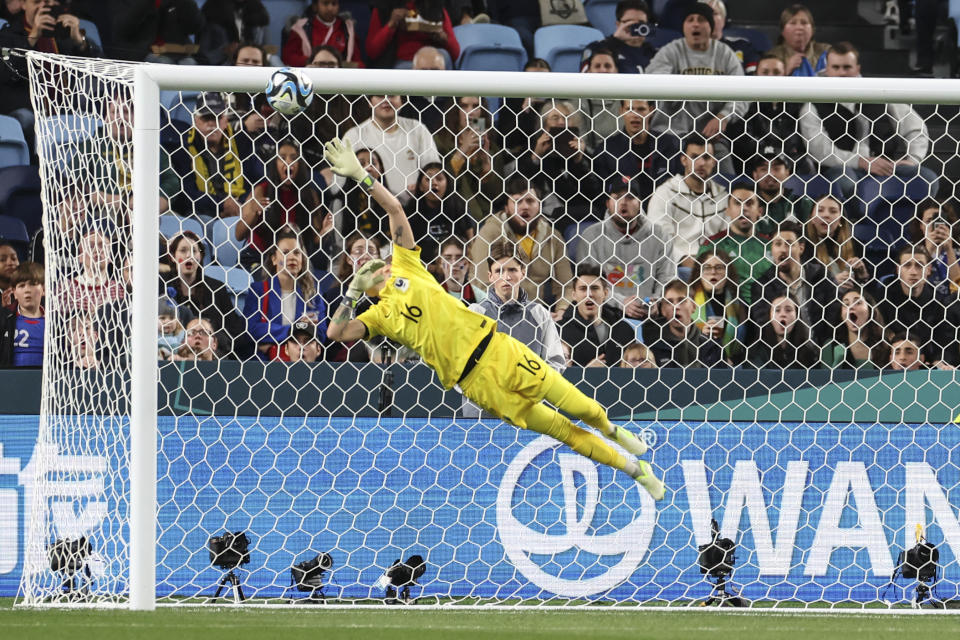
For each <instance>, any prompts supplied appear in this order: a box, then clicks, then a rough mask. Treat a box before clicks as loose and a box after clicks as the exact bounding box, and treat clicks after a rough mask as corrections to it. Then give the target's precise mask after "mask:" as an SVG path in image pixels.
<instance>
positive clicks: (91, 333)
mask: <svg viewBox="0 0 960 640" xmlns="http://www.w3.org/2000/svg"><path fill="white" fill-rule="evenodd" d="M68 318H69V320H68V322H69V329H68V330H67V334H68V336H69V337H68V338H67V340H68V344H67V345H66V349H65V350H64V351H65V353H66V354H67V358H63V356H60V354H59V353H58V354H57V356H58V359H59V358H63V360H68V361H69V363H70V364H71V365H72V366H74V367H76V368H78V369H99V368H100V365H101V362H105V360H101V355H107V357H108V360H106V361H109V360H110V359H112V360H113V361H119V358H118V357H117V354H106V353H105V351H104V349H102V348H101V345H100V334H99V332H98V331H97V326H98V325H97V324H96V323H95V321H94V320H93V318H91V317H90V316H87V315H84V314H82V313H78V314H76V315H72V316H68Z"/></svg>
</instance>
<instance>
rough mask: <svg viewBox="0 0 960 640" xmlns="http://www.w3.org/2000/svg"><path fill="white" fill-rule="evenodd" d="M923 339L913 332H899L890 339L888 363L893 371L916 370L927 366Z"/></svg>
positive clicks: (888, 366)
mask: <svg viewBox="0 0 960 640" xmlns="http://www.w3.org/2000/svg"><path fill="white" fill-rule="evenodd" d="M923 344H924V343H923V340H921V339H920V338H919V336H917V335H916V334H914V333H901V334H897V335H895V336H893V337H892V338H891V339H890V363H889V364H888V365H887V368H888V369H892V370H893V371H917V370H918V369H926V368H927V360H926V356H924V355H923Z"/></svg>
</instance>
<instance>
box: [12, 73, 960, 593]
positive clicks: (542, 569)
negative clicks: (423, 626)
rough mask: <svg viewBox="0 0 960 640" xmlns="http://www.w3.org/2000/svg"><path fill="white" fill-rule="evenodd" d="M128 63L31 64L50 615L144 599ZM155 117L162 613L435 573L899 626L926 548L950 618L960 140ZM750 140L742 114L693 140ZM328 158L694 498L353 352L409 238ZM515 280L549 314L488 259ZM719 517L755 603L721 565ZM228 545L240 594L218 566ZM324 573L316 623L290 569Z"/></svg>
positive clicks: (688, 107)
mask: <svg viewBox="0 0 960 640" xmlns="http://www.w3.org/2000/svg"><path fill="white" fill-rule="evenodd" d="M135 68H136V67H135V65H125V64H120V63H107V62H102V61H98V62H90V61H83V62H79V61H74V60H71V59H69V58H63V57H57V56H50V55H33V56H32V57H31V58H30V73H31V83H32V90H33V92H32V95H33V103H34V108H35V110H36V113H37V140H38V145H37V146H38V155H39V157H40V162H41V175H42V178H43V200H44V211H45V218H44V227H43V234H44V238H43V246H44V248H45V260H46V269H47V282H48V287H49V289H48V293H47V298H46V299H47V304H46V312H47V327H48V334H47V344H48V345H50V348H49V349H48V350H47V352H46V354H45V357H44V393H43V411H42V419H41V429H40V440H39V444H38V449H37V454H36V456H35V459H34V461H33V462H32V463H31V464H32V465H34V468H33V470H32V472H33V477H34V478H35V482H34V486H33V488H32V492H31V495H30V496H28V500H29V503H30V504H31V508H32V514H33V515H32V518H31V530H30V532H29V536H28V538H29V539H28V545H27V548H26V563H25V570H24V580H23V583H22V587H21V601H22V602H23V603H26V604H31V605H37V604H41V603H55V604H60V603H64V602H68V601H69V602H75V601H79V602H92V603H102V604H109V603H113V604H122V603H124V602H125V601H126V599H127V593H128V591H129V584H128V581H129V571H128V564H129V557H128V533H129V523H128V511H129V486H128V485H129V481H128V475H129V474H128V465H129V450H128V449H129V438H128V436H129V406H128V405H129V386H130V385H129V333H130V331H129V326H130V317H129V315H130V314H129V300H130V291H129V285H128V282H129V265H130V261H131V252H130V230H131V227H130V216H131V199H132V198H133V197H135V196H134V194H133V192H132V161H133V157H134V149H133V145H132V130H133V129H132V125H133V118H134V117H135V114H133V112H132V97H133V95H132V87H133V83H132V74H133V70H134V69H135ZM185 73H189V71H185ZM575 85H576V76H571V86H572V87H574V89H573V92H574V93H575ZM160 109H161V131H160V144H159V147H158V148H156V149H143V150H141V149H137V150H136V153H144V154H147V153H156V154H158V155H159V157H160V176H159V188H160V211H158V212H157V213H158V215H159V216H160V231H161V236H162V237H161V238H159V239H158V251H159V254H160V257H161V268H160V274H159V278H158V288H157V290H158V295H159V297H160V316H159V317H158V343H157V352H158V361H159V367H158V368H159V380H160V387H159V390H160V398H161V401H160V407H159V413H160V416H159V418H158V448H159V458H158V477H157V493H158V514H157V515H158V529H157V539H158V547H157V552H156V562H157V585H156V593H157V596H158V598H159V599H160V601H161V602H168V603H187V602H198V601H203V600H204V599H206V598H209V597H210V596H212V595H213V594H214V592H215V591H217V590H218V587H219V586H223V587H224V589H225V590H226V591H227V592H228V593H230V594H231V597H239V594H234V593H233V592H232V591H231V589H230V587H231V583H230V581H229V576H230V575H231V574H232V575H236V576H238V582H239V583H240V585H241V586H242V588H243V590H244V591H245V596H246V597H250V598H255V599H257V600H258V601H266V602H284V601H287V600H288V599H292V600H298V599H305V598H316V597H323V598H326V599H328V600H330V601H338V602H352V603H367V602H383V599H384V597H388V599H393V598H400V599H401V600H402V599H403V596H402V595H400V594H397V593H396V592H393V593H392V594H391V593H390V592H389V591H387V590H386V589H388V588H400V585H397V584H394V585H392V586H391V585H389V584H388V583H389V582H390V579H389V577H384V576H385V572H387V571H388V569H390V567H392V566H395V565H396V563H397V562H398V561H404V560H406V559H408V557H409V556H410V555H421V556H422V557H423V558H424V559H425V560H426V571H425V573H424V574H423V576H422V577H420V578H419V580H418V584H415V585H414V586H413V587H412V594H413V595H412V596H411V597H412V598H415V599H419V601H420V602H436V603H460V604H478V603H483V604H518V603H530V604H560V605H577V604H589V603H610V602H615V603H650V602H656V603H673V604H683V605H686V604H690V603H691V602H696V601H699V600H703V599H705V598H708V597H710V595H711V594H713V595H716V594H717V593H718V591H716V589H717V586H716V583H717V581H718V580H720V582H721V583H723V584H727V585H729V586H727V587H726V589H727V592H726V593H728V594H734V593H736V594H739V596H741V597H742V598H743V599H744V601H745V602H758V603H763V606H769V605H771V604H773V605H775V606H838V605H846V604H849V603H855V604H857V605H861V606H864V605H868V604H869V603H875V602H878V601H883V600H886V601H888V602H905V601H906V600H907V599H909V598H910V597H912V594H911V592H910V591H909V589H910V587H911V585H910V584H908V583H907V584H902V583H897V584H896V585H895V586H894V587H893V588H891V587H889V586H888V584H889V583H890V575H891V573H893V571H894V569H895V568H897V552H898V550H900V549H903V548H905V547H910V546H912V545H913V543H914V531H915V526H916V525H917V524H921V525H922V528H923V530H924V535H926V536H927V537H928V539H931V540H937V541H938V542H939V541H942V543H941V556H940V561H941V566H942V570H941V572H940V574H939V576H938V578H939V580H938V583H937V589H939V592H938V593H939V594H940V597H950V596H951V595H955V594H956V590H957V581H958V578H960V574H958V569H957V564H956V558H955V553H956V552H955V551H954V549H960V528H958V525H957V516H956V510H955V507H953V506H951V505H955V504H957V500H958V499H960V495H958V491H960V470H958V466H957V459H956V453H955V451H956V445H957V439H958V436H957V435H956V433H957V432H956V429H955V428H953V427H949V426H948V427H944V426H943V424H944V423H949V421H950V420H951V419H952V417H953V415H952V414H953V413H954V412H955V411H956V407H955V406H954V400H953V394H952V389H953V388H954V387H953V386H952V385H953V377H952V374H950V373H949V371H950V370H951V369H952V368H953V367H954V366H956V365H957V364H958V363H960V350H958V344H960V343H958V339H957V333H956V331H957V327H958V326H960V322H958V321H957V320H958V317H957V313H960V306H958V305H957V291H958V289H957V287H958V285H960V265H958V264H957V254H956V251H957V246H958V238H960V235H958V234H960V228H958V227H957V224H956V223H957V216H956V213H955V211H954V210H953V208H952V207H951V206H950V205H951V201H950V199H949V197H952V195H953V192H954V188H955V183H954V182H953V181H952V179H951V177H950V175H949V171H947V170H946V168H945V167H946V166H948V165H949V162H950V161H951V159H952V156H951V155H949V153H948V154H943V153H940V152H941V151H942V150H943V149H945V148H948V147H951V148H954V149H955V145H956V143H957V139H956V138H955V137H954V133H953V132H952V131H951V129H950V124H951V122H952V119H953V116H952V115H951V114H952V113H953V112H954V111H951V110H950V109H948V108H945V107H941V106H934V107H930V108H925V109H921V108H919V107H918V108H916V109H915V108H913V107H910V106H909V105H849V104H848V105H843V104H793V103H745V104H742V105H739V106H737V107H736V109H735V110H730V109H729V108H728V105H723V104H719V105H717V104H712V103H704V102H699V101H695V100H690V101H680V102H668V101H662V102H659V103H658V102H655V101H648V100H630V101H621V100H600V99H566V98H564V99H553V98H549V97H533V98H526V99H524V98H505V99H504V98H497V97H494V98H479V97H447V96H431V97H419V96H413V97H409V98H408V97H401V96H387V97H383V96H348V95H321V94H317V95H315V96H314V98H313V102H312V104H311V106H310V107H309V108H308V109H307V110H306V111H305V112H303V113H301V114H299V115H296V116H293V117H287V116H283V115H282V114H279V113H271V110H270V109H269V106H268V105H267V104H266V100H265V98H264V96H263V95H262V94H258V93H244V92H228V93H222V94H221V93H218V94H216V95H214V94H211V93H202V94H201V93H196V92H188V91H163V92H161V105H160ZM918 109H919V111H918ZM721 112H722V113H742V114H744V115H743V116H742V117H734V116H729V115H724V116H723V117H722V118H721V120H722V123H721V124H722V126H723V133H722V134H721V135H718V136H715V137H712V138H709V139H705V138H703V137H701V136H700V135H698V134H697V131H702V130H703V127H704V126H706V125H707V122H708V121H709V120H710V119H711V118H712V117H713V115H712V114H714V113H721ZM920 113H922V114H923V115H922V116H921V115H920ZM394 118H395V119H394ZM378 123H379V124H378ZM384 123H388V124H390V126H389V127H388V128H387V131H386V132H384V126H383V125H384ZM334 136H339V137H343V138H345V139H348V140H350V141H351V142H352V143H353V147H354V149H356V150H357V151H358V155H359V156H360V158H361V161H362V162H363V163H364V165H365V166H366V167H367V171H368V172H369V173H370V174H371V175H373V176H374V177H375V179H378V180H382V181H383V182H384V184H385V185H386V186H387V187H388V189H389V190H390V191H391V192H393V193H394V194H396V195H397V196H398V197H399V198H400V199H401V201H402V202H403V205H404V209H405V211H406V213H407V215H408V217H409V218H410V220H411V225H412V227H413V230H414V235H415V236H416V238H417V241H418V243H419V245H420V247H421V251H422V253H421V256H422V258H423V260H424V262H425V263H427V264H428V265H429V266H430V269H431V271H432V272H433V273H434V274H435V275H436V277H437V280H438V282H440V283H441V284H443V286H444V287H446V288H447V290H448V291H449V292H450V294H451V295H454V296H457V297H459V298H461V299H462V300H463V301H464V304H475V305H479V306H478V307H477V308H479V309H481V310H482V311H483V312H484V313H487V314H490V315H491V316H495V319H497V320H498V322H499V323H500V325H499V326H500V328H501V330H503V331H508V332H511V333H513V334H514V335H515V336H516V337H517V338H518V339H521V340H525V341H527V342H529V343H530V344H531V346H532V347H534V348H535V351H537V352H538V354H539V355H541V356H542V357H544V359H545V360H547V362H548V363H549V364H550V365H551V366H555V367H556V368H559V369H561V370H563V369H567V370H568V371H567V375H568V377H569V376H572V378H571V379H573V380H575V381H576V382H577V384H578V386H579V387H580V388H581V389H582V390H583V391H585V392H586V393H587V394H588V395H591V396H593V397H596V398H597V399H598V400H599V401H600V402H601V403H602V404H603V405H604V406H605V407H606V408H607V409H608V411H609V414H610V416H611V418H612V419H614V420H615V421H616V422H617V423H618V424H622V425H624V426H625V427H627V428H628V429H630V430H633V431H635V432H638V433H640V434H641V435H642V437H644V438H645V439H646V440H647V441H648V442H649V443H650V444H651V454H649V455H648V456H646V457H647V458H648V459H650V460H651V461H652V463H653V465H654V468H655V469H656V471H657V473H658V474H660V475H662V476H663V477H664V479H665V481H666V483H667V485H668V487H669V489H670V491H669V492H668V494H667V498H666V500H665V501H663V502H660V503H654V501H653V500H652V499H651V498H650V496H649V495H647V494H646V493H645V492H644V491H643V490H642V489H641V488H640V487H639V486H638V485H637V484H636V483H635V482H634V481H633V480H631V479H630V478H629V477H627V476H626V475H624V474H621V473H616V472H614V471H613V470H611V469H609V468H607V467H602V466H598V465H596V464H595V463H593V462H591V461H590V460H588V459H586V458H582V457H580V456H578V455H576V454H574V453H573V452H572V451H570V450H569V449H566V448H565V447H563V446H561V445H559V443H557V442H556V441H553V440H551V439H549V438H547V437H544V436H538V435H537V434H535V433H530V432H525V431H522V430H518V429H516V428H514V427H512V426H510V425H508V424H504V423H502V422H499V421H497V420H494V419H492V416H487V415H481V414H480V412H479V411H478V410H476V409H475V408H473V407H472V406H470V405H469V404H468V403H465V402H464V400H463V398H462V396H461V395H460V394H459V393H456V392H455V391H447V392H444V391H443V390H442V389H441V388H440V386H439V384H438V383H437V381H436V378H435V377H434V376H433V374H432V373H431V372H430V371H429V370H428V369H427V368H426V367H425V366H423V365H422V364H418V362H417V357H416V354H415V353H413V352H412V351H410V350H409V349H406V348H404V347H403V346H402V345H395V344H391V343H389V342H387V341H373V342H370V343H364V342H357V343H354V344H337V343H332V342H330V341H329V340H327V338H326V335H325V329H326V326H327V323H328V321H329V318H330V317H331V316H332V314H333V311H334V310H335V309H336V308H337V305H338V304H339V300H340V299H341V297H342V292H343V291H345V287H346V284H347V283H348V282H349V279H350V278H351V277H352V276H353V273H354V272H355V271H356V269H358V268H359V267H360V266H362V265H363V264H364V263H365V262H366V261H368V260H370V259H372V258H375V257H386V256H387V255H389V253H390V247H389V243H388V240H387V238H388V233H387V226H386V224H387V222H386V216H385V213H384V211H383V210H382V209H381V208H380V207H379V205H377V204H376V203H375V202H373V201H372V200H371V199H370V198H369V196H368V195H367V194H366V192H364V191H363V190H362V189H360V188H359V187H358V186H357V185H355V184H352V182H350V181H347V180H344V179H343V178H340V177H337V176H335V175H334V174H333V173H332V172H331V171H330V169H329V167H328V166H327V165H326V163H325V162H324V160H323V144H324V143H325V142H327V141H328V140H330V139H331V138H333V137H334ZM950 153H952V152H950ZM860 159H863V160H864V162H863V163H861V161H860ZM871 171H872V173H871ZM885 174H888V175H885ZM504 241H507V244H504ZM504 247H506V248H507V249H508V250H510V251H514V252H516V255H518V256H520V257H521V259H522V261H523V262H524V263H525V272H524V277H523V279H522V281H521V282H518V283H510V282H508V281H507V280H505V278H506V276H504V275H502V273H501V269H502V261H501V262H498V261H497V260H493V261H492V263H488V258H489V257H490V255H491V251H497V250H502V249H503V248H504ZM905 249H906V251H904V250H905ZM491 269H492V271H491ZM505 283H506V284H505ZM510 298H519V301H520V302H519V303H517V302H511V301H510V300H509V299H510ZM370 303H371V301H370V300H366V301H364V302H362V303H361V305H369V304H370ZM531 309H540V310H541V311H531ZM301 361H302V362H301ZM314 361H316V362H314ZM580 367H583V368H584V369H583V370H582V371H581V370H580V369H579V368H580ZM904 370H906V373H905V372H904ZM712 518H715V519H716V520H717V532H718V536H719V537H721V538H723V537H725V538H729V539H731V540H732V541H733V542H734V543H735V544H736V546H737V553H736V562H735V563H734V568H733V571H732V575H731V572H729V571H722V570H719V569H715V568H714V567H712V566H711V567H706V568H705V570H702V569H703V568H702V567H701V565H702V564H703V556H702V555H701V554H700V552H699V551H698V548H702V547H703V546H708V545H710V544H711V542H712V541H713V540H714V538H713V534H712V533H711V519H712ZM225 532H245V533H246V535H247V536H248V538H249V539H250V546H249V556H248V562H243V563H239V564H238V563H234V564H233V565H230V564H229V563H228V564H226V565H225V564H223V563H220V564H219V565H218V564H217V563H215V562H212V556H211V554H210V551H209V549H210V539H211V538H212V537H215V536H222V535H223V534H224V533H225ZM81 539H83V540H86V541H88V542H89V553H83V552H77V553H74V552H62V554H65V555H64V557H66V558H67V559H75V560H76V562H74V564H73V565H71V567H70V568H67V569H64V568H63V567H61V568H59V569H55V568H51V563H52V559H53V558H54V556H55V555H56V554H55V553H54V551H53V550H54V549H61V550H62V549H63V548H64V545H67V546H68V547H69V545H70V544H71V543H76V542H77V541H79V540H81ZM58 544H59V545H60V546H58ZM320 553H329V554H330V556H331V558H332V560H333V566H332V568H330V569H329V570H327V571H325V572H323V574H322V575H321V576H320V578H319V580H320V581H321V582H322V584H323V585H324V593H323V594H322V595H320V596H318V595H317V592H316V591H315V590H314V587H309V588H298V587H297V585H294V584H292V582H291V568H292V567H293V566H294V565H296V564H297V563H300V562H303V561H304V560H310V559H312V558H314V557H315V556H317V554H320ZM241 555H243V554H241ZM705 574H706V575H705ZM731 583H732V584H731ZM733 585H735V586H733ZM724 597H726V596H724Z"/></svg>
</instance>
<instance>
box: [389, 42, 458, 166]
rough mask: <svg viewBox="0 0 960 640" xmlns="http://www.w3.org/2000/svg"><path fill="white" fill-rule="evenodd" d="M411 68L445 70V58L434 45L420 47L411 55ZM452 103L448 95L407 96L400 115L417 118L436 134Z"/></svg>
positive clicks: (450, 110) (443, 150)
mask: <svg viewBox="0 0 960 640" xmlns="http://www.w3.org/2000/svg"><path fill="white" fill-rule="evenodd" d="M413 68H414V70H417V71H445V70H446V68H447V60H446V58H444V57H443V54H441V53H440V50H439V49H437V48H436V47H420V49H418V50H417V53H416V54H415V55H414V56H413ZM453 104H454V101H453V98H451V97H449V96H407V101H406V103H404V105H403V108H402V109H400V115H401V116H403V117H404V118H411V119H413V120H419V121H420V123H421V124H422V125H423V126H425V127H426V128H427V130H429V131H430V134H431V135H433V136H436V135H437V134H438V133H441V132H442V131H443V126H444V123H445V122H446V120H447V118H448V116H449V114H450V113H451V112H452V111H453V109H451V107H452V106H453ZM438 142H439V141H438ZM438 146H439V145H438ZM447 150H448V149H441V151H440V152H441V154H443V155H446V152H447Z"/></svg>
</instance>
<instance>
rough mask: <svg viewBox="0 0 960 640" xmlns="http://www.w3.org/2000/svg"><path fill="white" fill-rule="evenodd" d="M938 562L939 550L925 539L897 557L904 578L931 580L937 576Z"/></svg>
mask: <svg viewBox="0 0 960 640" xmlns="http://www.w3.org/2000/svg"><path fill="white" fill-rule="evenodd" d="M939 562H940V550H939V549H937V548H936V547H935V546H934V545H932V544H930V543H929V542H927V541H926V540H921V541H920V542H918V543H917V544H916V545H915V546H913V547H912V548H910V549H907V550H906V551H901V552H900V556H899V557H898V558H897V564H898V565H900V573H901V574H902V575H903V577H904V578H907V579H910V580H919V581H920V582H933V581H934V580H935V579H936V577H937V564H938V563H939Z"/></svg>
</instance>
